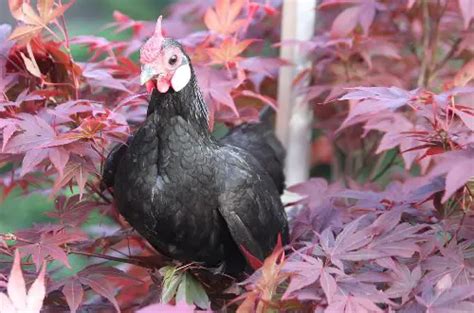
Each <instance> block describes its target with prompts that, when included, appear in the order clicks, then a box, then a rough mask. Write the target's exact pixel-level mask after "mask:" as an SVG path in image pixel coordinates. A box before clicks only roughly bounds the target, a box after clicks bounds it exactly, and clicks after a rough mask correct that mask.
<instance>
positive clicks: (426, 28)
mask: <svg viewBox="0 0 474 313" xmlns="http://www.w3.org/2000/svg"><path fill="white" fill-rule="evenodd" d="M421 6H422V12H423V57H422V61H421V67H420V74H419V76H418V87H426V83H427V82H428V80H427V76H428V67H429V63H430V60H429V57H428V50H429V49H430V34H431V21H430V10H429V3H428V0H423V2H422V4H421Z"/></svg>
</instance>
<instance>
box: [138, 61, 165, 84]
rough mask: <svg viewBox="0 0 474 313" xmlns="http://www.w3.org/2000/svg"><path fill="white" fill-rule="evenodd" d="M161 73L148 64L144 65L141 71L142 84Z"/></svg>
mask: <svg viewBox="0 0 474 313" xmlns="http://www.w3.org/2000/svg"><path fill="white" fill-rule="evenodd" d="M159 74H160V73H156V72H155V71H154V70H153V68H151V67H150V66H148V65H144V66H142V72H141V73H140V85H144V84H146V82H147V81H149V80H150V79H152V78H153V77H155V76H158V75H159Z"/></svg>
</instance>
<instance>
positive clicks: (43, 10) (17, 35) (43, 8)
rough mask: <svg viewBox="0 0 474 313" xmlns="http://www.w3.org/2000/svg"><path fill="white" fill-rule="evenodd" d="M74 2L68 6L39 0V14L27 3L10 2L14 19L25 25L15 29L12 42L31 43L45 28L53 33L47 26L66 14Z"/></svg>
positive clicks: (13, 0) (20, 0)
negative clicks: (17, 40)
mask: <svg viewBox="0 0 474 313" xmlns="http://www.w3.org/2000/svg"><path fill="white" fill-rule="evenodd" d="M74 2H75V0H72V1H70V2H69V3H67V4H56V3H55V2H54V0H38V3H37V5H36V8H37V10H38V13H37V12H36V11H35V10H34V9H33V7H32V6H31V5H30V4H29V3H28V2H26V1H22V0H10V10H11V12H12V15H13V17H15V18H16V19H17V20H19V21H21V22H23V23H24V25H20V26H18V27H17V28H15V30H14V31H13V33H12V34H11V35H10V40H15V39H19V40H22V41H29V40H30V39H31V38H33V37H34V36H36V35H37V34H39V33H40V32H41V31H42V30H43V28H46V29H48V30H49V31H50V32H51V33H53V32H52V30H51V29H50V28H49V27H48V26H47V25H48V24H49V23H51V22H53V21H54V20H55V19H56V18H57V17H59V16H61V15H62V14H64V12H65V11H66V10H67V9H69V7H70V6H71V5H72V4H73V3H74Z"/></svg>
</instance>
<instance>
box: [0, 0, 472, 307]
mask: <svg viewBox="0 0 474 313" xmlns="http://www.w3.org/2000/svg"><path fill="white" fill-rule="evenodd" d="M73 4H74V1H61V0H38V1H29V0H9V5H10V11H11V14H12V16H13V17H14V19H15V20H16V21H17V24H16V25H6V24H4V25H0V139H1V140H0V141H1V151H0V188H1V190H2V193H1V199H0V201H1V200H4V199H5V198H7V197H11V196H12V192H13V191H20V192H21V194H22V195H23V196H27V195H29V194H31V193H43V194H46V195H47V196H49V197H50V198H51V199H54V205H52V206H51V208H50V210H48V211H47V212H46V215H47V216H48V217H49V218H50V219H51V221H52V222H51V223H46V224H36V225H34V226H32V227H30V228H28V229H19V230H16V231H15V232H14V233H3V234H2V233H0V312H4V311H5V312H17V311H19V310H25V309H28V310H30V311H32V312H36V311H38V310H39V308H40V307H41V306H42V305H43V308H45V309H47V310H51V311H64V310H70V311H72V312H76V311H81V310H89V311H120V310H123V311H135V310H139V312H156V311H163V312H173V311H175V312H194V311H195V310H198V309H202V310H211V309H221V308H223V307H225V308H227V309H228V310H237V311H238V312H242V313H243V312H254V311H256V312H268V311H275V312H277V311H294V312H299V311H304V312H306V311H315V312H393V311H400V312H424V311H429V312H449V311H450V310H451V311H456V312H472V311H474V300H473V299H474V281H473V280H474V259H473V255H474V254H473V253H472V252H473V249H474V241H473V240H474V181H473V177H474V162H473V160H474V81H473V79H474V61H473V57H474V45H473V42H474V22H473V19H474V6H473V5H472V3H471V1H470V0H441V1H425V0H407V1H389V0H324V1H319V2H318V6H317V7H316V8H315V9H316V10H317V19H318V23H317V25H316V27H315V36H314V37H313V38H312V39H310V40H308V41H304V42H298V41H291V42H279V41H280V19H281V9H282V7H281V1H278V0H271V1H270V0H258V1H257V0H251V1H248V0H215V1H178V2H177V3H175V4H173V5H172V6H170V8H169V10H168V13H167V14H166V15H165V16H166V17H165V19H164V21H163V30H164V33H165V35H167V36H170V37H173V38H176V39H178V40H179V41H180V42H181V43H182V44H183V46H184V47H185V49H186V51H187V53H188V54H189V55H190V57H191V59H192V62H193V65H194V67H195V72H196V76H197V79H198V82H199V85H200V87H201V90H202V92H203V95H204V97H205V99H206V102H207V104H208V105H209V112H210V119H211V120H210V124H211V126H213V125H225V126H232V125H236V124H239V123H242V122H247V121H255V120H257V119H258V113H259V110H260V109H261V108H262V107H263V106H266V105H270V106H272V107H274V108H277V104H276V101H275V95H276V89H277V84H276V78H277V76H276V75H277V72H278V69H279V67H280V66H284V65H289V63H288V62H287V61H285V60H281V59H279V58H278V57H277V55H278V54H277V52H278V51H277V47H279V46H284V45H295V46H297V47H299V49H300V51H301V55H302V57H303V55H305V56H307V57H308V58H310V60H311V61H312V64H313V66H312V67H311V68H310V69H309V70H305V71H303V72H302V73H300V75H299V76H298V77H297V78H296V79H295V81H294V89H295V92H297V93H299V94H301V95H302V96H303V97H305V99H306V100H307V101H308V102H309V103H310V104H311V107H312V108H313V113H314V117H315V120H316V122H315V124H314V131H313V140H312V149H311V151H312V157H311V160H312V167H313V168H312V172H313V173H315V174H316V176H324V178H312V179H310V180H309V181H307V182H304V183H301V184H298V185H295V186H289V187H288V190H289V192H288V193H286V194H285V195H284V196H283V200H284V202H285V204H286V206H287V207H288V209H289V213H290V214H289V218H290V224H291V237H292V240H291V244H290V246H289V247H281V246H277V247H276V248H275V250H274V252H273V254H272V255H271V256H269V257H268V258H267V259H266V260H264V261H263V262H260V261H259V260H255V261H256V262H255V263H258V265H259V266H261V267H260V269H259V270H257V271H256V272H255V273H254V274H253V275H251V276H250V277H248V278H247V279H246V280H244V281H243V282H241V283H237V282H235V281H231V282H229V283H228V284H227V285H226V286H225V288H223V287H222V283H220V284H218V285H219V287H216V288H212V286H211V285H212V284H206V283H203V284H199V283H198V282H197V280H196V279H201V278H202V277H201V276H200V275H195V276H193V275H190V274H188V273H185V274H184V273H181V274H179V275H175V274H176V273H175V272H174V270H173V271H167V270H163V269H169V268H171V267H167V266H166V265H170V264H172V263H170V260H168V259H167V258H166V257H164V256H161V255H158V254H157V253H156V252H155V251H154V250H153V249H152V248H151V247H150V246H149V244H147V243H146V242H145V241H144V240H143V239H142V238H140V237H139V236H138V235H137V234H136V233H135V232H134V231H133V230H131V229H129V228H128V225H127V224H126V222H125V221H124V220H123V219H122V218H121V217H120V215H119V214H118V213H117V211H116V210H115V208H114V205H113V203H112V201H111V199H112V197H111V194H110V193H109V192H108V191H103V190H102V188H101V186H100V179H101V171H102V166H103V165H102V164H103V162H104V158H105V156H106V155H107V153H108V152H109V150H110V149H111V147H113V145H114V144H116V143H124V142H126V141H127V138H128V136H129V135H130V134H131V133H133V131H134V129H136V128H137V127H138V126H139V125H140V123H141V122H142V121H143V120H144V117H145V114H146V106H147V98H146V94H145V93H144V89H143V87H142V86H140V84H139V73H140V68H139V65H138V63H137V62H136V60H137V54H138V50H139V48H140V47H141V45H142V44H143V43H144V42H145V40H147V38H148V37H149V36H150V35H151V34H152V32H153V29H154V24H155V21H140V20H134V19H132V18H130V17H129V16H127V15H125V14H124V13H121V12H115V13H114V15H113V17H114V22H113V23H111V24H109V25H107V27H108V28H109V29H110V30H112V31H114V32H117V33H121V32H124V33H126V34H127V36H126V39H122V40H109V39H107V38H104V37H99V36H96V35H87V36H76V37H71V36H70V35H69V33H68V30H67V21H66V19H65V17H64V13H65V12H66V11H67V10H68V9H69V8H70V7H71V6H72V5H73ZM157 15H158V14H157ZM275 25H277V27H276V26H275ZM76 46H81V47H86V48H87V49H88V51H89V55H88V59H87V61H84V62H78V61H77V60H75V58H74V55H73V53H72V52H71V51H73V49H72V48H74V47H76ZM308 81H309V82H310V83H309V84H307V83H306V82H308ZM0 205H1V204H0ZM97 217H99V219H100V220H101V222H100V223H99V224H94V223H91V220H96V219H97ZM77 258H81V259H82V260H86V261H84V262H85V263H84V264H82V265H81V266H78V265H77V264H76V263H77ZM73 260H74V262H73ZM257 261H258V262H257ZM260 263H261V264H260ZM48 264H49V266H46V265H48ZM21 267H22V268H23V271H24V273H23V274H22V271H21ZM191 267H192V266H191ZM64 268H65V269H66V270H64ZM159 268H161V269H162V270H160V271H159V272H158V271H156V269H159ZM199 270H202V269H199ZM64 271H65V272H66V273H67V274H64ZM171 274H173V275H171ZM204 276H205V275H204ZM211 276H212V275H211ZM25 281H26V284H25ZM33 281H34V282H33ZM30 283H32V284H31V286H30V287H29V288H27V287H26V286H28V285H30ZM202 286H204V287H202ZM27 290H28V291H27Z"/></svg>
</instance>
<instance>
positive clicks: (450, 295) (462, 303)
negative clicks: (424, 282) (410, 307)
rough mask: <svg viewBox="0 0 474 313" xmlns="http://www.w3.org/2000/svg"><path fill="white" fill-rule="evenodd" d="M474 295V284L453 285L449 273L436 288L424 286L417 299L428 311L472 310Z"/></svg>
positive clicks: (433, 312) (443, 312)
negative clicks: (471, 299) (470, 299)
mask: <svg viewBox="0 0 474 313" xmlns="http://www.w3.org/2000/svg"><path fill="white" fill-rule="evenodd" d="M473 295H474V284H472V283H470V284H464V285H459V286H453V284H452V279H451V276H450V275H449V274H446V275H445V276H444V277H442V278H441V279H440V280H439V281H438V282H437V284H436V285H435V286H434V288H424V289H423V291H422V293H421V295H420V296H416V301H417V302H418V303H420V304H421V305H423V306H424V307H426V312H430V313H445V312H453V313H454V312H472V310H473V309H474V303H473V302H472V301H469V298H471V297H472V296H473Z"/></svg>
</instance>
